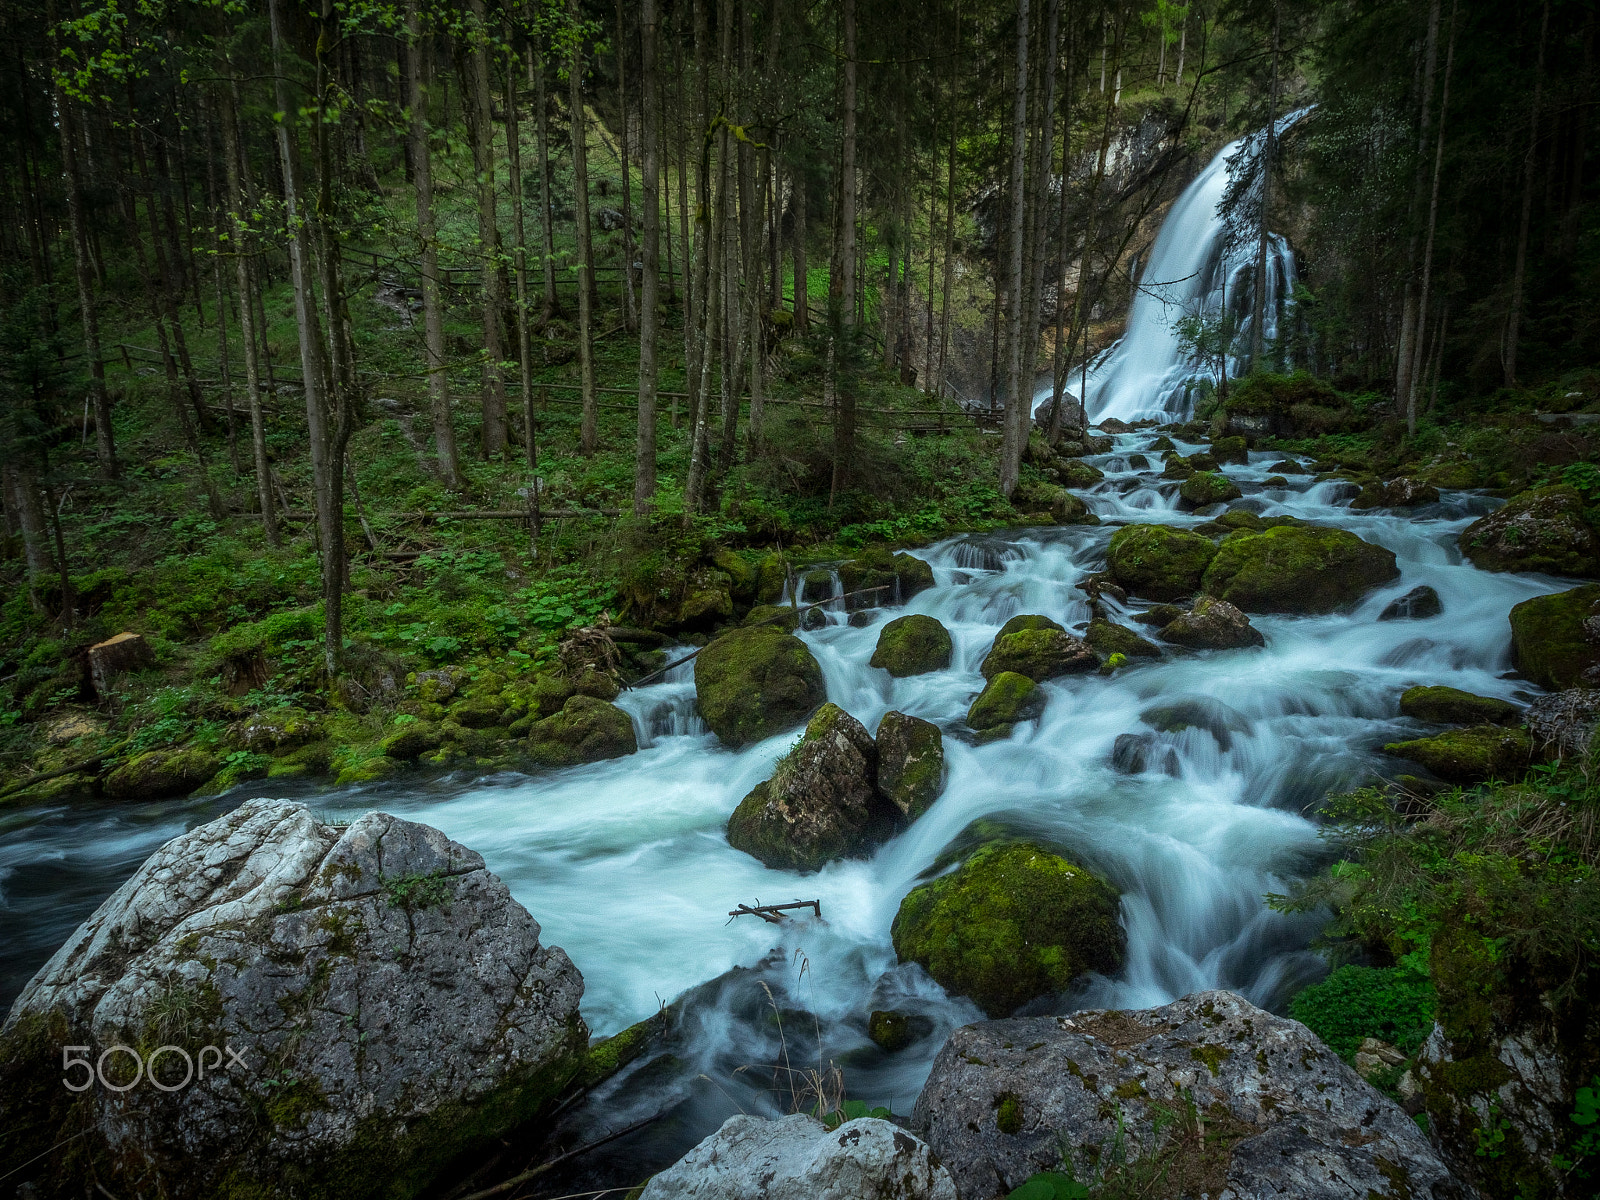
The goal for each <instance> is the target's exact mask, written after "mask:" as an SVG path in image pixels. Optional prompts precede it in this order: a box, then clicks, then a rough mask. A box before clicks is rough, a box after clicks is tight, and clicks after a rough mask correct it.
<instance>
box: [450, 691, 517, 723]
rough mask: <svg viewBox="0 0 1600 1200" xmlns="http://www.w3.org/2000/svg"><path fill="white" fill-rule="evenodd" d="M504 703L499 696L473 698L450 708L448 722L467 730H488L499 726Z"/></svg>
mask: <svg viewBox="0 0 1600 1200" xmlns="http://www.w3.org/2000/svg"><path fill="white" fill-rule="evenodd" d="M505 711H506V703H505V701H504V700H502V699H500V697H499V696H473V697H470V698H469V699H466V700H458V701H456V703H454V704H452V705H451V706H450V720H452V721H454V722H455V723H456V724H457V725H465V726H466V727H467V728H468V729H488V728H489V727H490V726H493V725H498V724H500V717H501V715H502V714H503V713H504V712H505Z"/></svg>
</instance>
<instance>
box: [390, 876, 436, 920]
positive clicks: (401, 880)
mask: <svg viewBox="0 0 1600 1200" xmlns="http://www.w3.org/2000/svg"><path fill="white" fill-rule="evenodd" d="M383 894H384V896H385V898H387V900H388V901H389V907H390V908H403V909H405V910H406V911H407V912H416V911H420V910H422V909H428V908H438V907H439V906H440V905H443V904H448V903H449V902H450V885H449V884H448V883H447V882H446V881H445V876H444V874H443V873H442V872H440V871H432V872H429V873H428V874H425V875H424V874H411V875H401V876H398V877H397V878H394V879H385V880H383Z"/></svg>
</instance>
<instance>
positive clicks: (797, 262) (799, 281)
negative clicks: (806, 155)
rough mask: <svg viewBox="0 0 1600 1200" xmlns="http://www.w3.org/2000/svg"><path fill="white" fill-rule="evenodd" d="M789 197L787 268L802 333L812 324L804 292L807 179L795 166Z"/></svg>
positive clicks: (806, 282) (796, 320)
mask: <svg viewBox="0 0 1600 1200" xmlns="http://www.w3.org/2000/svg"><path fill="white" fill-rule="evenodd" d="M789 195H790V196H791V197H792V199H791V203H792V204H793V205H794V207H793V209H792V215H791V217H790V223H791V224H792V225H793V230H792V232H791V234H790V247H791V248H790V251H789V256H790V259H791V261H790V264H789V265H790V267H791V268H792V269H793V271H794V305H793V307H794V327H795V328H796V329H805V328H806V327H807V326H808V325H810V324H811V304H810V297H809V296H808V295H807V292H806V289H807V288H808V287H809V286H810V284H809V271H810V268H809V267H808V266H807V264H806V234H807V232H808V229H807V223H808V221H807V217H806V176H805V171H804V169H803V168H802V167H801V166H800V164H799V163H798V162H795V163H794V164H793V165H791V166H790V168H789Z"/></svg>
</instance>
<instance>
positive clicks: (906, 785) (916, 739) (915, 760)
mask: <svg viewBox="0 0 1600 1200" xmlns="http://www.w3.org/2000/svg"><path fill="white" fill-rule="evenodd" d="M877 744H878V790H879V791H880V792H882V793H883V796H884V799H886V800H888V801H889V803H891V804H893V805H894V806H895V808H897V809H899V810H900V815H901V816H903V817H904V818H905V819H906V820H908V821H915V820H916V819H917V818H918V817H920V816H921V815H922V814H923V813H925V812H927V811H928V809H929V807H930V806H931V805H932V804H933V802H934V801H935V800H937V799H938V798H939V793H940V792H941V791H943V790H944V734H942V733H940V732H939V727H938V726H937V725H935V724H934V723H933V722H931V721H924V720H922V719H921V718H920V717H911V716H907V715H906V714H905V713H903V712H893V711H891V712H886V713H884V714H883V720H882V721H880V722H879V723H878V738H877Z"/></svg>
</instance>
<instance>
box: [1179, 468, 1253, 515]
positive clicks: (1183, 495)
mask: <svg viewBox="0 0 1600 1200" xmlns="http://www.w3.org/2000/svg"><path fill="white" fill-rule="evenodd" d="M1190 461H1191V462H1193V459H1191V460H1190ZM1243 494H1244V493H1242V492H1241V491H1240V490H1239V485H1238V484H1236V483H1234V482H1233V480H1231V479H1229V478H1228V477H1227V476H1226V475H1222V474H1219V473H1217V472H1216V471H1196V472H1195V473H1194V474H1193V475H1191V476H1189V478H1187V479H1185V480H1184V481H1183V482H1182V483H1181V484H1179V485H1178V497H1179V499H1181V500H1182V501H1183V503H1184V505H1185V506H1186V507H1188V508H1206V507H1208V506H1209V505H1212V504H1226V503H1227V502H1228V501H1230V500H1237V499H1238V498H1239V497H1240V496H1241V495H1243Z"/></svg>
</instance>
